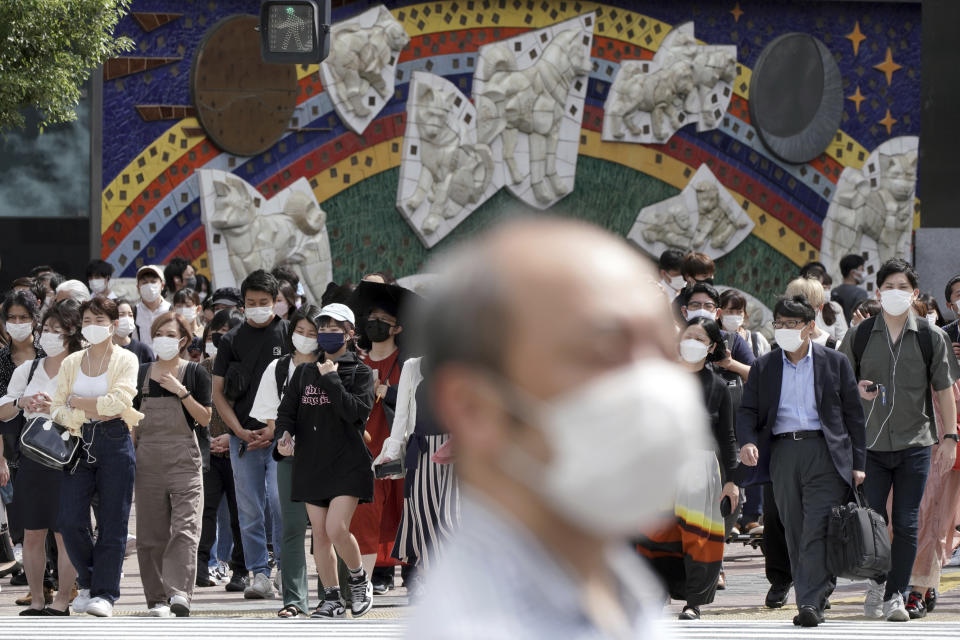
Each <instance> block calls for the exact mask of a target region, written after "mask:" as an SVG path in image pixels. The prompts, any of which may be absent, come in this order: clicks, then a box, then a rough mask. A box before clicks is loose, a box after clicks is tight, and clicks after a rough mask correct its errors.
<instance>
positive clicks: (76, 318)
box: [40, 300, 83, 353]
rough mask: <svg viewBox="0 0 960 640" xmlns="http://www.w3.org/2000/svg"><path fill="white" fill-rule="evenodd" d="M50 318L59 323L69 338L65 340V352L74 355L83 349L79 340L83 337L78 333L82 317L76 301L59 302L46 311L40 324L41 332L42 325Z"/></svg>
mask: <svg viewBox="0 0 960 640" xmlns="http://www.w3.org/2000/svg"><path fill="white" fill-rule="evenodd" d="M51 318H52V319H54V320H56V321H57V322H58V323H60V327H61V328H63V330H64V331H66V333H67V336H68V337H69V339H68V340H67V351H69V352H70V353H75V352H77V351H80V350H81V349H83V341H82V339H81V338H82V337H83V336H82V334H81V333H80V327H81V325H82V324H83V315H82V314H81V313H80V305H78V304H77V302H76V300H61V301H60V302H58V303H57V304H55V305H52V306H51V307H50V308H49V309H47V310H46V312H45V313H44V314H43V319H42V320H41V322H40V327H41V331H42V327H43V325H45V324H46V323H47V320H50V319H51Z"/></svg>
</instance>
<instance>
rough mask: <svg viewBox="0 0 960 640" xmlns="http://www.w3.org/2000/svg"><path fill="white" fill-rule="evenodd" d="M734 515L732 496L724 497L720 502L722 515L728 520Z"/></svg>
mask: <svg viewBox="0 0 960 640" xmlns="http://www.w3.org/2000/svg"><path fill="white" fill-rule="evenodd" d="M731 513H733V504H732V503H731V502H730V496H723V500H721V501H720V515H721V516H723V517H724V518H726V517H727V516H729V515H730V514H731Z"/></svg>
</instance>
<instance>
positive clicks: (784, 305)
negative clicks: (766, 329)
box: [773, 296, 817, 322]
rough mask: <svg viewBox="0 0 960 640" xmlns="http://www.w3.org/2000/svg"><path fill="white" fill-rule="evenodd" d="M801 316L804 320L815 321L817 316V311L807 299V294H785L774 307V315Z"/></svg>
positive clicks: (783, 316)
mask: <svg viewBox="0 0 960 640" xmlns="http://www.w3.org/2000/svg"><path fill="white" fill-rule="evenodd" d="M777 316H780V317H781V318H799V319H801V320H803V321H804V322H813V321H814V320H815V319H816V318H817V311H816V309H814V308H813V305H812V304H810V302H809V301H808V300H807V297H806V296H793V297H792V298H788V297H787V296H784V297H782V298H780V299H779V300H777V304H776V306H774V307H773V317H774V318H776V317H777Z"/></svg>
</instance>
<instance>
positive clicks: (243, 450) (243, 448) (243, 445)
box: [237, 440, 247, 458]
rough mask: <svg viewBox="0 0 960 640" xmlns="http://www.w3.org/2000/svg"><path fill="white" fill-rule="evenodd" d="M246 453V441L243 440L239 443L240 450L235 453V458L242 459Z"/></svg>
mask: <svg viewBox="0 0 960 640" xmlns="http://www.w3.org/2000/svg"><path fill="white" fill-rule="evenodd" d="M246 452H247V441H246V440H244V441H242V442H241V443H240V450H239V451H237V457H238V458H242V457H243V454H245V453H246Z"/></svg>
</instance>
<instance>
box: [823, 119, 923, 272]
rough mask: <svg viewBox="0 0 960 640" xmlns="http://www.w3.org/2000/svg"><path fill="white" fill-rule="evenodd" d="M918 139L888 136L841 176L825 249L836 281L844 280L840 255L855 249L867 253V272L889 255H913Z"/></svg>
mask: <svg viewBox="0 0 960 640" xmlns="http://www.w3.org/2000/svg"><path fill="white" fill-rule="evenodd" d="M919 142H920V140H919V138H917V137H915V136H903V137H899V138H893V139H891V140H887V141H886V142H884V143H883V144H881V145H880V146H879V147H877V148H876V149H874V150H873V153H871V154H870V155H869V156H868V157H867V159H866V161H865V162H864V164H863V168H862V169H860V170H857V169H853V168H851V167H847V168H846V169H844V170H843V173H841V174H840V180H839V182H838V183H837V188H836V189H835V190H834V194H833V200H832V201H831V202H830V208H829V209H828V210H827V217H826V218H825V219H824V221H823V242H822V244H821V247H820V261H821V262H823V263H824V264H825V265H827V268H828V269H830V270H831V273H830V275H831V276H832V277H833V279H834V282H839V281H840V280H842V276H841V274H840V272H839V267H838V265H839V263H840V260H841V258H843V256H845V255H848V254H851V253H854V254H859V255H863V256H864V258H865V259H866V261H867V264H866V267H867V272H868V273H874V272H875V271H876V269H877V268H879V266H880V265H881V264H883V263H884V262H886V261H887V260H889V259H890V258H904V259H906V260H910V259H911V256H912V253H913V248H912V238H913V234H912V231H913V216H914V206H915V195H916V189H917V153H918V149H919ZM871 267H872V269H871Z"/></svg>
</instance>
